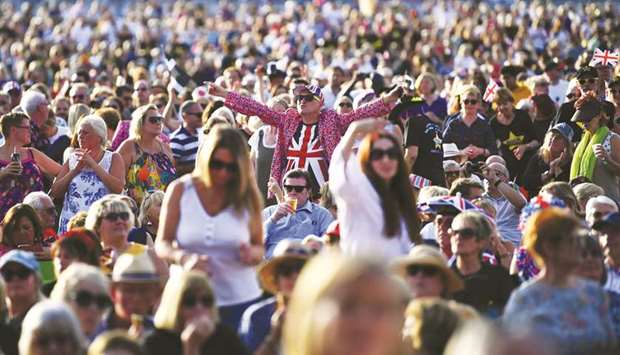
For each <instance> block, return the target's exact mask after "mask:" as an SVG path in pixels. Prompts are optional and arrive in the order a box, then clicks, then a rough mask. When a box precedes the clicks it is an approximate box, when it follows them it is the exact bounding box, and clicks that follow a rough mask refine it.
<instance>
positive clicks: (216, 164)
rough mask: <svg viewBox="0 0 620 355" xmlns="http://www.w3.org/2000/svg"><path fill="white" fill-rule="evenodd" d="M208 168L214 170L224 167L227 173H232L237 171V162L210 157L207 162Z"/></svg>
mask: <svg viewBox="0 0 620 355" xmlns="http://www.w3.org/2000/svg"><path fill="white" fill-rule="evenodd" d="M209 168H211V169H214V170H223V169H226V170H227V171H228V172H229V173H234V172H236V171H237V164H235V163H225V162H223V161H221V160H217V159H212V160H211V162H210V163H209Z"/></svg>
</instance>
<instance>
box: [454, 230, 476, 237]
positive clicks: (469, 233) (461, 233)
mask: <svg viewBox="0 0 620 355" xmlns="http://www.w3.org/2000/svg"><path fill="white" fill-rule="evenodd" d="M450 234H452V235H457V234H458V235H459V237H461V238H463V239H471V238H474V237H475V236H476V231H475V230H474V229H473V228H462V229H451V230H450Z"/></svg>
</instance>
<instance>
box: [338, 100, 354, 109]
mask: <svg viewBox="0 0 620 355" xmlns="http://www.w3.org/2000/svg"><path fill="white" fill-rule="evenodd" d="M338 107H348V108H353V104H352V103H350V102H346V101H345V102H341V103H339V104H338Z"/></svg>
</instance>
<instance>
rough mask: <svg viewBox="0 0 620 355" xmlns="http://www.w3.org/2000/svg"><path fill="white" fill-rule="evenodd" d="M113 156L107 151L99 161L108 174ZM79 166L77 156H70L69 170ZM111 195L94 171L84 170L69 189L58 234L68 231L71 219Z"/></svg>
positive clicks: (85, 168) (61, 213)
mask: <svg viewBox="0 0 620 355" xmlns="http://www.w3.org/2000/svg"><path fill="white" fill-rule="evenodd" d="M113 154H114V153H113V152H110V151H105V152H104V153H103V157H102V158H101V160H100V161H99V165H100V166H101V167H102V168H103V170H105V171H106V172H108V173H109V172H110V168H111V167H112V155H113ZM77 164H78V158H77V155H75V154H71V155H70V156H69V168H70V169H75V167H76V166H77ZM109 193H110V190H108V188H107V187H106V186H105V185H104V183H103V181H102V180H101V178H100V177H99V176H97V174H96V173H95V171H94V170H92V169H90V168H88V167H84V168H82V171H80V172H79V174H78V175H76V176H75V177H74V178H73V180H71V182H70V183H69V186H68V187H67V193H66V194H65V201H64V204H63V206H62V212H60V222H59V223H58V234H61V233H64V232H66V231H67V223H68V222H69V220H70V219H71V217H73V216H75V214H76V213H78V212H80V211H88V208H89V207H90V205H92V204H93V203H94V202H95V201H97V200H99V199H100V198H102V197H103V196H105V195H107V194H109Z"/></svg>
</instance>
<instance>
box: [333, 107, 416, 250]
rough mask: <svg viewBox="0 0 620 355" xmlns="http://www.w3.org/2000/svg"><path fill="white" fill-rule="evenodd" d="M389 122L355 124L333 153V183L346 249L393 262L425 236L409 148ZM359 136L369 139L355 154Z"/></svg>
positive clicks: (341, 243)
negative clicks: (389, 128)
mask: <svg viewBox="0 0 620 355" xmlns="http://www.w3.org/2000/svg"><path fill="white" fill-rule="evenodd" d="M386 125H387V122H386V121H383V120H373V119H368V120H363V121H357V122H354V123H353V124H351V126H350V127H349V129H348V130H347V133H346V134H345V136H344V137H343V139H342V140H341V141H340V143H339V144H338V146H337V147H336V149H335V151H334V154H333V156H332V161H331V165H330V167H329V176H330V177H331V180H330V182H329V186H330V188H331V190H332V192H333V194H334V197H335V198H336V201H337V206H338V217H339V218H338V219H339V221H340V232H341V240H340V246H341V248H342V251H343V252H344V253H346V254H349V255H361V254H373V255H376V256H383V257H384V258H385V260H388V261H389V259H390V258H393V257H396V256H401V255H405V254H407V252H409V249H410V248H411V245H412V243H415V244H420V243H421V238H420V234H419V228H420V221H419V219H418V216H417V212H416V209H415V208H416V207H415V206H416V201H415V196H414V193H413V189H412V187H411V184H410V183H409V177H408V173H407V167H406V163H405V160H404V156H403V151H402V149H401V148H400V144H399V143H398V141H397V140H396V138H395V137H394V136H392V135H391V134H390V133H388V132H387V131H385V130H384V127H385V126H386ZM357 138H364V140H363V141H362V144H361V146H360V149H359V152H358V155H357V159H355V158H354V155H353V145H354V143H355V141H356V139H357Z"/></svg>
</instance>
